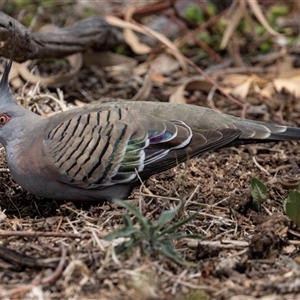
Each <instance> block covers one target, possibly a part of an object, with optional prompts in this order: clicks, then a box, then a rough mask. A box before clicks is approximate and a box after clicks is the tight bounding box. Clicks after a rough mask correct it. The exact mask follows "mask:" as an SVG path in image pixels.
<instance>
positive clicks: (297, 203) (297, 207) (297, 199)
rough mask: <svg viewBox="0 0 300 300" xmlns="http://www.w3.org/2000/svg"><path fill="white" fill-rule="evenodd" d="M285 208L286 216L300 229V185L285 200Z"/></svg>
mask: <svg viewBox="0 0 300 300" xmlns="http://www.w3.org/2000/svg"><path fill="white" fill-rule="evenodd" d="M283 208H284V211H285V213H286V215H287V216H288V217H289V218H290V219H291V220H292V221H293V222H294V223H295V224H296V226H298V227H300V184H299V185H298V188H297V190H296V191H290V192H289V195H288V197H287V198H286V199H285V200H284V203H283Z"/></svg>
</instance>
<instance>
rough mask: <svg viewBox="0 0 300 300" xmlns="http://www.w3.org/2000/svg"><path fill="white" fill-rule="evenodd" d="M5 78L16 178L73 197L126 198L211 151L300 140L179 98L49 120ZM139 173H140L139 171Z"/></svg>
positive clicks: (3, 115)
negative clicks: (22, 101)
mask: <svg viewBox="0 0 300 300" xmlns="http://www.w3.org/2000/svg"><path fill="white" fill-rule="evenodd" d="M10 66H11V62H10V63H8V65H7V66H6V69H5V72H4V75H3V77H2V80H1V83H0V142H1V143H2V144H3V145H4V147H5V149H6V153H7V162H8V166H9V169H10V172H11V174H12V176H13V177H14V178H15V180H16V181H17V182H18V183H19V184H20V185H21V186H22V187H23V188H25V189H26V190H27V191H29V192H31V193H33V194H35V195H37V196H41V197H47V198H54V199H66V200H104V199H108V200H109V199H112V198H119V199H125V198H126V197H127V196H128V194H129V193H130V191H131V189H132V188H133V187H134V186H136V185H138V184H139V177H140V178H142V179H143V180H144V179H146V178H148V177H150V176H151V175H153V174H155V173H159V172H162V171H164V170H167V169H170V168H172V167H174V166H175V165H176V164H178V163H180V162H184V161H186V159H187V157H190V158H191V157H194V156H198V155H201V154H203V153H204V152H206V151H209V150H213V149H218V148H221V147H228V146H234V145H241V144H247V143H256V142H269V141H277V140H299V139H300V129H298V128H292V127H287V126H281V125H275V124H267V123H263V122H256V121H250V120H244V119H241V118H237V117H233V116H230V115H226V114H221V113H218V112H216V111H214V110H211V109H208V108H203V107H198V106H192V105H179V104H171V103H151V102H132V101H122V102H115V103H110V104H99V105H89V106H85V107H81V108H77V109H73V110H69V111H66V112H62V113H59V114H56V115H54V116H51V117H49V118H47V119H44V118H42V117H40V116H38V115H36V114H34V113H32V112H30V111H28V110H26V109H24V108H23V107H21V106H19V105H18V104H17V103H16V102H15V101H14V99H13V95H12V93H11V91H10V88H9V85H8V74H9V70H10ZM138 175H139V176H138Z"/></svg>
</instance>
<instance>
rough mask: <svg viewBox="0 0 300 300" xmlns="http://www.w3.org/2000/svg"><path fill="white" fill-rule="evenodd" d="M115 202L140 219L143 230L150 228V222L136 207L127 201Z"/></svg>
mask: <svg viewBox="0 0 300 300" xmlns="http://www.w3.org/2000/svg"><path fill="white" fill-rule="evenodd" d="M114 202H115V203H117V204H118V205H120V206H122V207H124V208H126V209H128V210H129V211H130V212H132V213H133V214H134V215H135V217H136V218H137V219H138V221H139V223H140V224H141V226H142V227H143V228H145V229H148V228H149V222H148V221H147V219H146V218H145V217H144V216H143V214H142V213H141V212H140V211H139V210H138V209H137V208H136V207H135V206H133V205H131V204H129V203H128V202H126V201H122V200H114Z"/></svg>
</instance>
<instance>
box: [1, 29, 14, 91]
mask: <svg viewBox="0 0 300 300" xmlns="http://www.w3.org/2000/svg"><path fill="white" fill-rule="evenodd" d="M10 25H11V26H14V35H13V47H12V51H11V55H10V59H9V61H8V62H6V64H5V68H4V72H3V75H2V78H1V81H0V90H1V91H5V90H9V83H8V76H9V73H10V69H11V66H12V63H13V60H14V56H15V42H16V41H15V40H16V33H15V30H16V29H15V25H14V24H12V23H10Z"/></svg>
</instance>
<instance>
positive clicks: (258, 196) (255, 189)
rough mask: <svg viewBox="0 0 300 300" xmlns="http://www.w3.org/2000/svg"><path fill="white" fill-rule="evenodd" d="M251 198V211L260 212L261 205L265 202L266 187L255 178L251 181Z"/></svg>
mask: <svg viewBox="0 0 300 300" xmlns="http://www.w3.org/2000/svg"><path fill="white" fill-rule="evenodd" d="M251 196H252V198H253V209H254V210H255V211H260V207H261V204H262V203H264V202H265V201H266V200H267V187H266V186H265V184H264V183H263V182H261V181H260V180H259V179H257V178H255V177H254V178H252V180H251Z"/></svg>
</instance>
